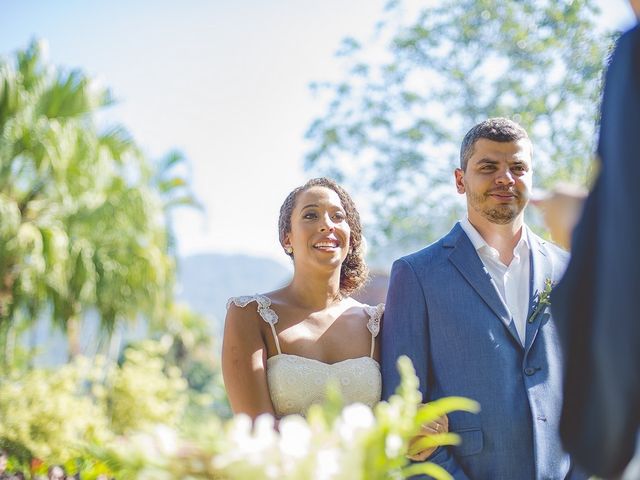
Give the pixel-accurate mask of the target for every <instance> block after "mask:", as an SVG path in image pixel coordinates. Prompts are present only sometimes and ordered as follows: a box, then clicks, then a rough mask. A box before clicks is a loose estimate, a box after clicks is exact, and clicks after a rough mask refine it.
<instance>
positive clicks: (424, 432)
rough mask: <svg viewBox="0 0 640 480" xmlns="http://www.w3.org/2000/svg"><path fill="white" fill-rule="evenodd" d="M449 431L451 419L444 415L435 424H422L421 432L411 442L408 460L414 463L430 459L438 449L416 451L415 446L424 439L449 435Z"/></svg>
mask: <svg viewBox="0 0 640 480" xmlns="http://www.w3.org/2000/svg"><path fill="white" fill-rule="evenodd" d="M448 431H449V418H448V417H447V416H446V415H444V416H442V417H440V418H438V419H437V420H435V421H433V422H428V423H424V424H422V426H421V427H420V432H419V433H418V434H417V435H416V436H415V437H413V438H412V439H411V440H409V448H408V452H409V454H407V458H408V459H410V460H413V461H414V462H424V461H425V460H426V459H428V458H429V457H430V456H431V455H432V454H433V452H435V451H436V449H437V448H438V447H430V448H426V449H424V450H419V451H417V452H416V451H414V450H415V445H416V443H418V441H420V440H421V439H422V438H424V437H428V436H431V435H436V434H439V433H447V432H448Z"/></svg>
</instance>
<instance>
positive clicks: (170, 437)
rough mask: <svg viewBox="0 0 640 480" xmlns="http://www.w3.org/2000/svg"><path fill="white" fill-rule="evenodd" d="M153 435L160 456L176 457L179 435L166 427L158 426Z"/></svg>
mask: <svg viewBox="0 0 640 480" xmlns="http://www.w3.org/2000/svg"><path fill="white" fill-rule="evenodd" d="M153 433H154V435H155V439H156V445H157V449H158V453H160V455H162V456H164V457H171V456H174V455H176V453H177V451H178V434H177V433H176V431H175V430H173V429H172V428H170V427H167V426H166V425H157V426H156V427H155V428H154V432H153Z"/></svg>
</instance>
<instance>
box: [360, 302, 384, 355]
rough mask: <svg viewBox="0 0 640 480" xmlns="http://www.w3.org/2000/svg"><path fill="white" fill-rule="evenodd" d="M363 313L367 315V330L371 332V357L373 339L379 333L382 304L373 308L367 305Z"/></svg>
mask: <svg viewBox="0 0 640 480" xmlns="http://www.w3.org/2000/svg"><path fill="white" fill-rule="evenodd" d="M364 310H365V312H367V315H369V321H368V322H367V328H368V329H369V331H370V332H371V354H370V356H371V357H373V349H374V348H375V338H376V337H377V336H378V333H380V320H381V319H382V315H383V314H384V303H379V304H378V305H376V306H375V307H371V306H369V305H367V306H366V307H364Z"/></svg>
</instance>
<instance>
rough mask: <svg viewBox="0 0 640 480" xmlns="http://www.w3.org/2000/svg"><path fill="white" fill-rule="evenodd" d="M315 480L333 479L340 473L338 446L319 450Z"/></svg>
mask: <svg viewBox="0 0 640 480" xmlns="http://www.w3.org/2000/svg"><path fill="white" fill-rule="evenodd" d="M316 458H317V463H316V469H315V472H314V473H315V475H314V477H313V479H314V480H331V479H333V478H335V477H336V475H338V473H340V453H339V452H338V449H337V448H325V449H322V450H319V451H318V454H317V456H316Z"/></svg>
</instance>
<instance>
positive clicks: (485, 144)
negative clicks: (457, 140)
mask: <svg viewBox="0 0 640 480" xmlns="http://www.w3.org/2000/svg"><path fill="white" fill-rule="evenodd" d="M455 176H456V187H457V189H458V193H464V194H466V196H467V210H468V214H469V218H470V220H473V217H476V218H477V216H478V215H479V216H481V217H483V218H485V219H486V220H488V221H489V222H491V223H495V224H501V225H504V224H508V223H511V222H512V221H513V220H514V219H515V218H516V217H517V216H518V215H520V213H521V212H522V211H523V210H524V207H525V206H526V205H527V203H528V202H529V196H530V192H531V182H532V171H531V143H530V141H529V140H528V139H521V140H517V141H513V142H495V141H493V140H488V139H486V138H481V139H479V140H478V141H476V143H475V144H474V146H473V154H472V155H471V157H470V158H469V161H468V163H467V168H466V169H465V170H462V169H460V168H458V169H456V172H455Z"/></svg>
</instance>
